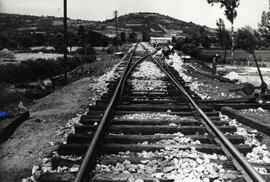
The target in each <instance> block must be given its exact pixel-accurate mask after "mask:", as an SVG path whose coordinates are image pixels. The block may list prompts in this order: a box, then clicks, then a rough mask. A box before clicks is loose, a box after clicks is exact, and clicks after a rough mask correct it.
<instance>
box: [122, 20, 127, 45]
mask: <svg viewBox="0 0 270 182" xmlns="http://www.w3.org/2000/svg"><path fill="white" fill-rule="evenodd" d="M125 26H126V16H123V29H124V35H125V42H127V40H126V27H125Z"/></svg>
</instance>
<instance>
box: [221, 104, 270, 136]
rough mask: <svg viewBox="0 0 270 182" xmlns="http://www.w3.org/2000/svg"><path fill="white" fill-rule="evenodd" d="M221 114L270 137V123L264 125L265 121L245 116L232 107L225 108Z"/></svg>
mask: <svg viewBox="0 0 270 182" xmlns="http://www.w3.org/2000/svg"><path fill="white" fill-rule="evenodd" d="M221 112H222V113H223V114H225V115H228V116H229V117H231V118H233V119H236V120H237V121H239V122H240V123H243V124H245V125H248V126H249V127H251V128H254V129H257V130H258V131H261V132H263V133H265V134H266V135H268V136H270V123H269V124H264V123H265V122H264V121H260V120H259V119H256V120H257V121H256V120H255V119H254V118H251V117H248V116H245V115H243V114H241V113H240V112H239V111H237V110H235V109H233V108H231V107H223V108H222V109H221Z"/></svg>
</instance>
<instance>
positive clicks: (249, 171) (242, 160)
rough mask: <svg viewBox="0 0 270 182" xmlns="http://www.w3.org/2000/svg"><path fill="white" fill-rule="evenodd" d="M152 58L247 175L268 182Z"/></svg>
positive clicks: (255, 179)
mask: <svg viewBox="0 0 270 182" xmlns="http://www.w3.org/2000/svg"><path fill="white" fill-rule="evenodd" d="M143 47H144V46H143ZM144 48H145V47H144ZM147 53H148V54H149V52H148V51H147ZM150 57H151V58H152V59H153V61H154V62H155V63H156V64H157V65H158V66H159V67H160V68H161V69H162V71H163V72H164V73H165V74H166V75H167V77H168V78H169V79H170V80H171V81H172V82H173V83H174V85H175V86H176V87H177V88H178V89H179V90H180V91H181V92H182V93H183V94H184V95H185V96H186V97H187V99H188V100H189V101H190V102H191V104H192V105H193V106H194V108H195V109H196V110H197V111H198V113H199V114H200V115H201V116H202V118H203V119H204V120H205V121H206V124H207V125H208V126H209V127H210V128H211V129H212V131H213V132H214V133H215V134H216V136H217V137H218V138H219V140H220V141H221V142H222V144H223V145H224V146H225V148H226V149H227V150H228V151H229V152H230V153H231V155H232V156H233V157H234V158H235V160H236V161H237V162H238V163H239V164H241V166H242V167H243V168H244V169H245V170H246V173H247V174H248V175H249V176H250V178H251V179H252V180H253V181H254V182H266V181H265V180H264V179H263V177H262V176H261V175H260V174H259V173H258V172H257V171H255V169H254V168H253V167H252V166H251V165H250V164H249V163H248V161H247V160H246V159H245V158H244V157H243V156H242V154H241V153H240V152H239V151H238V150H237V149H236V148H235V146H234V145H233V144H232V143H231V142H230V141H229V140H228V139H227V137H226V136H225V135H224V134H223V133H222V132H221V131H220V130H219V129H218V128H217V127H216V125H215V124H214V123H213V122H212V121H211V119H210V118H209V117H208V116H207V115H206V114H205V113H204V111H203V110H202V109H201V108H200V107H199V105H198V104H197V103H196V102H195V101H194V100H193V98H192V97H191V96H190V95H189V93H188V92H187V91H186V90H185V89H184V88H183V87H182V86H181V85H180V84H179V83H178V81H177V80H176V79H175V78H174V77H173V76H172V75H170V74H169V73H168V72H167V71H166V70H165V69H164V68H163V66H162V65H161V64H160V63H159V62H158V61H157V60H156V59H155V58H154V57H153V56H152V55H151V56H150Z"/></svg>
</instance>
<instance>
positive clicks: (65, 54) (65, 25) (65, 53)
mask: <svg viewBox="0 0 270 182" xmlns="http://www.w3.org/2000/svg"><path fill="white" fill-rule="evenodd" d="M63 21H64V23H63V25H64V77H65V80H67V42H68V41H67V0H64V19H63Z"/></svg>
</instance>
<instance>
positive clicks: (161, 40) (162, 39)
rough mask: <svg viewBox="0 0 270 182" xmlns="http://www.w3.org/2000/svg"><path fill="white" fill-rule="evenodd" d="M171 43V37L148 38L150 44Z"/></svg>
mask: <svg viewBox="0 0 270 182" xmlns="http://www.w3.org/2000/svg"><path fill="white" fill-rule="evenodd" d="M170 42H172V37H150V43H151V44H165V43H170Z"/></svg>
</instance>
